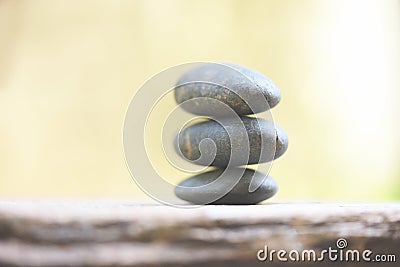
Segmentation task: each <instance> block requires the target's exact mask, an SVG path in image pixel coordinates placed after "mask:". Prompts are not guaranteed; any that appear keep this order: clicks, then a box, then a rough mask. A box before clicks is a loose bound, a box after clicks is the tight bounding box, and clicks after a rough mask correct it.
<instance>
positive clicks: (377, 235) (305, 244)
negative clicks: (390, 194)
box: [0, 201, 400, 266]
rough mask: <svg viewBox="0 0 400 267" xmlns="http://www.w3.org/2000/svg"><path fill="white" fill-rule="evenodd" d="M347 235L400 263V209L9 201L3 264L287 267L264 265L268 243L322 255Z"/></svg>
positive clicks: (4, 210)
mask: <svg viewBox="0 0 400 267" xmlns="http://www.w3.org/2000/svg"><path fill="white" fill-rule="evenodd" d="M340 237H342V238H346V240H347V241H348V248H349V249H369V250H372V251H373V252H374V253H384V254H395V255H396V259H397V261H399V260H400V251H399V250H400V204H399V203H377V204H372V203H371V204H335V203H275V204H265V205H254V206H204V207H199V208H187V209H182V208H173V207H168V206H162V205H155V204H138V203H134V202H122V201H120V202H112V201H98V202H94V201H93V202H40V201H39V202H28V201H1V202H0V266H204V265H207V266H254V265H257V266H284V265H287V264H284V263H280V262H278V261H274V262H269V261H266V262H260V261H258V260H257V257H256V254H257V251H258V250H260V249H262V248H264V246H265V245H268V247H269V248H270V249H276V250H279V249H285V250H288V251H289V250H291V249H297V250H302V249H315V250H317V251H320V250H322V249H325V248H328V247H329V246H331V247H333V248H336V240H337V239H338V238H340ZM397 263H398V262H397ZM296 264H297V265H298V264H299V263H296ZM303 264H307V265H310V264H309V262H304V263H303ZM314 264H315V266H320V265H321V263H314ZM358 264H359V265H360V266H365V265H366V264H367V265H368V266H374V264H372V263H365V262H364V263H363V262H360V263H358ZM292 265H293V264H292ZM324 265H326V266H336V265H337V266H354V265H355V263H345V262H336V263H335V262H328V261H326V262H324ZM375 265H377V264H375ZM377 266H391V265H390V264H382V263H380V264H378V265H377ZM392 266H396V264H395V263H392Z"/></svg>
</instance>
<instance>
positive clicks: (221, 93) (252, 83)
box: [175, 63, 281, 116]
mask: <svg viewBox="0 0 400 267" xmlns="http://www.w3.org/2000/svg"><path fill="white" fill-rule="evenodd" d="M176 85H177V87H176V88H175V100H176V102H177V103H178V104H181V103H183V102H185V101H187V100H191V101H190V103H188V102H186V103H188V104H186V105H182V108H183V109H185V110H186V111H188V112H191V113H194V114H197V115H205V116H224V115H229V114H224V113H226V112H224V110H222V109H221V106H220V105H221V104H226V105H227V106H229V107H230V108H232V109H233V110H234V111H235V112H236V113H237V114H238V115H248V114H255V113H259V112H263V111H266V110H268V109H270V108H273V107H275V106H276V105H277V104H278V103H279V101H280V99H281V94H280V91H279V89H278V87H277V86H276V85H275V84H274V83H273V82H272V81H271V80H270V79H269V78H267V77H265V76H264V75H262V74H261V73H259V72H257V71H254V70H251V69H249V68H246V67H242V66H239V65H235V64H231V63H204V64H202V65H199V66H197V67H195V68H191V69H189V70H188V71H187V72H185V73H184V74H183V75H182V76H181V77H180V78H179V80H178V82H177V84H176ZM215 100H217V101H220V102H219V103H217V104H218V105H216V102H217V101H215Z"/></svg>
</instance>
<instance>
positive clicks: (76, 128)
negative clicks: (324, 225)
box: [0, 0, 400, 201]
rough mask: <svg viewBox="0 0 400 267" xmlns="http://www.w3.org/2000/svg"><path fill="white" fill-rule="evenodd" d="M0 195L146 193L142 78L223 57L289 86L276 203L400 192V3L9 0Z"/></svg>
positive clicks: (3, 42) (2, 5)
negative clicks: (136, 140) (133, 109)
mask: <svg viewBox="0 0 400 267" xmlns="http://www.w3.org/2000/svg"><path fill="white" fill-rule="evenodd" d="M0 33H1V35H0V114H1V115H0V151H1V154H0V196H1V197H7V198H8V197H9V198H20V197H22V198H66V197H79V198H82V197H83V198H87V197H105V198H116V197H118V198H132V199H143V200H148V199H149V198H148V197H147V196H146V195H145V194H144V193H142V192H141V191H140V190H139V189H138V187H137V186H136V185H135V183H134V182H133V180H132V179H131V177H130V175H129V172H128V170H127V168H126V166H125V162H124V156H123V151H122V125H123V119H124V115H125V111H126V108H127V106H128V104H129V102H130V100H131V98H132V96H133V95H134V93H135V91H136V90H137V89H138V88H139V87H140V85H141V84H142V83H143V82H144V81H145V80H146V79H148V78H149V77H151V76H152V75H154V74H155V73H157V72H159V71H161V70H163V69H165V68H167V67H170V66H173V65H176V64H180V63H183V62H190V61H225V62H234V63H237V64H241V65H244V66H248V67H250V68H253V69H256V70H258V71H260V72H262V73H264V74H266V75H267V76H269V77H270V78H271V79H273V80H274V82H275V83H276V84H277V85H278V87H279V88H280V89H281V92H282V101H281V103H280V104H279V105H278V106H277V107H276V108H274V109H273V110H272V113H273V115H274V118H275V120H276V121H277V122H278V123H279V124H280V125H281V126H282V127H283V128H284V129H285V130H286V131H287V133H288V135H289V140H290V144H289V149H288V151H287V153H286V154H285V155H284V156H283V157H281V158H280V159H278V160H276V161H275V162H274V165H273V168H272V171H271V175H272V176H273V177H275V178H276V180H277V181H278V183H279V185H280V191H279V192H278V194H277V196H276V197H275V198H274V199H273V201H284V200H290V199H327V200H395V199H400V189H399V188H400V166H399V158H400V141H399V140H400V124H399V115H400V107H399V105H398V103H397V102H398V100H399V97H400V75H399V74H400V1H398V0H386V1H381V0H376V1H368V0H367V1H365V0H364V1H362V0H360V1H354V0H350V1H349V0H341V1H338V0H331V1H327V0H325V1H322V0H304V1H296V0H284V1H283V0H274V1H111V0H110V1H52V0H49V1H40V0H39V1H12V0H10V1H4V0H3V1H0Z"/></svg>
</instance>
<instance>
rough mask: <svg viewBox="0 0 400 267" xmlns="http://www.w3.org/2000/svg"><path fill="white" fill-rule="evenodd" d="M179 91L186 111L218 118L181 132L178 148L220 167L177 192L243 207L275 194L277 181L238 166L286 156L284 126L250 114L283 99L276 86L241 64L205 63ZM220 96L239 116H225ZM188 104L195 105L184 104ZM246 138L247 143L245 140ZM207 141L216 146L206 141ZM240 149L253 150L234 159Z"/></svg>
mask: <svg viewBox="0 0 400 267" xmlns="http://www.w3.org/2000/svg"><path fill="white" fill-rule="evenodd" d="M195 81H200V82H195ZM227 88H229V90H227ZM174 93H175V100H176V102H177V103H178V104H181V107H182V108H183V109H184V110H186V111H188V112H190V113H193V114H196V115H202V116H209V117H212V118H218V119H208V120H207V121H203V122H199V123H196V124H192V125H189V126H187V127H185V128H183V130H182V131H181V132H180V133H179V135H178V137H177V140H176V146H175V147H176V149H177V152H178V153H179V154H180V155H181V156H182V157H183V158H185V159H186V160H188V161H191V162H193V163H196V164H199V165H205V166H209V165H210V166H214V167H215V168H216V169H215V170H212V171H208V172H205V173H201V174H198V175H195V176H193V177H190V178H188V179H186V180H184V181H182V182H181V183H179V184H178V186H177V187H176V188H175V194H176V196H177V197H179V198H180V199H183V200H186V201H189V202H191V203H194V204H243V205H244V204H256V203H259V202H261V201H263V200H266V199H268V198H270V197H272V196H273V195H275V193H276V192H277V190H278V185H277V183H276V182H275V180H274V179H272V178H271V177H269V176H267V175H265V174H262V173H260V172H258V171H254V170H252V169H242V168H239V166H245V165H251V164H259V163H265V162H270V161H272V160H274V159H276V158H278V157H280V156H281V155H282V154H284V153H285V151H286V149H287V147H288V137H287V135H286V133H285V132H284V130H283V129H282V128H281V127H279V126H278V125H276V124H274V123H273V122H272V121H269V120H265V119H261V118H254V117H249V116H247V115H252V114H255V113H259V112H263V111H266V110H268V109H270V108H273V107H274V106H276V105H277V104H278V103H279V101H280V98H281V96H280V91H279V89H278V88H277V87H276V86H275V84H274V83H273V82H272V81H271V80H270V79H268V78H267V77H265V76H264V75H262V74H260V73H258V72H256V71H254V70H251V69H248V68H245V67H242V66H238V65H234V64H228V63H224V64H217V63H206V64H203V65H201V66H198V67H195V68H192V69H190V70H189V71H187V72H185V73H184V74H183V75H182V76H181V77H180V79H179V81H178V83H177V87H176V88H175V92H174ZM239 95H240V96H239ZM260 96H261V98H260ZM189 100H190V101H189ZM211 100H213V101H211ZM216 100H218V101H220V102H222V103H223V104H225V105H226V106H228V107H230V108H231V109H232V110H233V111H234V112H235V113H236V114H237V115H238V116H239V117H236V118H235V119H234V118H232V116H231V117H226V116H225V115H227V114H224V111H223V110H222V109H221V108H220V107H221V106H220V105H215V101H216ZM261 100H262V101H261ZM187 102H190V104H188V105H184V104H185V103H187ZM247 103H251V104H250V105H248V104H247ZM224 116H225V117H224ZM221 121H222V122H223V123H221ZM238 121H239V122H240V123H238ZM239 124H240V125H239ZM241 129H244V130H241ZM228 132H229V134H228ZM244 138H246V139H248V142H243V140H244ZM206 139H208V140H212V141H213V143H214V144H211V145H207V144H210V143H207V142H205V143H203V144H201V142H202V140H206ZM245 145H246V146H247V148H245V147H244V146H245ZM246 149H247V150H246ZM232 151H234V153H232ZM240 151H247V152H249V153H248V156H247V157H242V156H241V157H235V155H234V154H235V153H236V154H240ZM209 157H212V161H211V162H209V161H207V160H208V158H209ZM204 159H205V160H204ZM222 174H225V175H222ZM221 175H222V176H223V177H220V176H221ZM217 180H218V182H215V181H217ZM232 181H234V182H235V183H234V184H232ZM252 182H255V184H258V186H257V188H256V189H255V190H249V186H250V183H252Z"/></svg>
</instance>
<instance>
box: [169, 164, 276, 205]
mask: <svg viewBox="0 0 400 267" xmlns="http://www.w3.org/2000/svg"><path fill="white" fill-rule="evenodd" d="M224 171H225V170H222V169H217V170H214V171H209V172H205V173H201V174H198V175H195V176H193V177H190V178H188V179H186V180H184V181H182V182H181V183H179V184H178V185H177V186H176V188H175V195H176V196H177V197H179V198H180V199H183V200H186V201H188V202H191V203H193V204H198V205H202V204H224V205H251V204H257V203H259V202H261V201H263V200H266V199H268V198H270V197H272V196H273V195H275V193H276V192H277V191H278V184H277V183H276V182H275V180H274V179H272V178H271V177H269V176H267V175H265V174H262V173H260V172H257V171H254V170H251V169H241V168H234V169H229V170H228V171H227V172H226V173H224ZM239 177H241V178H239ZM252 179H254V180H253V182H254V183H255V184H257V185H259V186H258V187H257V188H256V190H254V191H252V192H250V191H251V190H250V188H251V187H250V183H251V181H252Z"/></svg>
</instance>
